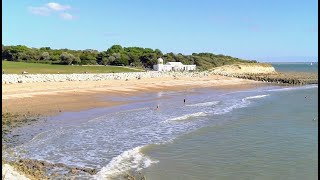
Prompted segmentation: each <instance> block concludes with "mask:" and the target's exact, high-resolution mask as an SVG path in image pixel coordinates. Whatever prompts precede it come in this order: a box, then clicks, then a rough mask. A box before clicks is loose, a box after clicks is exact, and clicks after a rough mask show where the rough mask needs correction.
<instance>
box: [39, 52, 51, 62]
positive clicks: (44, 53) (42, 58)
mask: <svg viewBox="0 0 320 180" xmlns="http://www.w3.org/2000/svg"><path fill="white" fill-rule="evenodd" d="M49 59H50V55H49V53H48V52H43V53H42V54H41V55H40V60H44V61H47V60H49Z"/></svg>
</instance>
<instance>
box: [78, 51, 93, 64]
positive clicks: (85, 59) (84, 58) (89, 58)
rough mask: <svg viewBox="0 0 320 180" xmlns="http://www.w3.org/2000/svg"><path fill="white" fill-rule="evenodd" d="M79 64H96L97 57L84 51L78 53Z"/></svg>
mask: <svg viewBox="0 0 320 180" xmlns="http://www.w3.org/2000/svg"><path fill="white" fill-rule="evenodd" d="M80 60H81V64H96V63H97V58H96V56H95V54H93V53H91V52H88V51H85V52H82V54H81V55H80Z"/></svg>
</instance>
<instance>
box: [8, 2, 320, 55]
mask: <svg viewBox="0 0 320 180" xmlns="http://www.w3.org/2000/svg"><path fill="white" fill-rule="evenodd" d="M2 3H3V4H2V5H3V6H2V16H3V17H2V38H3V39H2V44H4V45H18V44H22V45H27V46H31V47H36V48H39V47H45V46H50V47H51V48H69V49H97V50H99V51H102V50H107V49H108V48H109V47H110V46H112V45H114V44H120V45H122V46H125V47H128V46H139V47H149V48H153V49H155V48H158V49H160V50H161V51H162V52H164V53H166V52H174V53H183V54H191V53H193V52H195V53H198V52H211V53H215V54H225V55H231V56H235V57H239V58H245V59H256V60H258V61H315V60H316V61H317V60H318V2H317V0H306V1H302V0H281V1H278V0H268V1H264V0H223V1H222V0H219V1H218V0H90V1H87V0H53V1H45V0H15V1H12V0H4V1H2Z"/></svg>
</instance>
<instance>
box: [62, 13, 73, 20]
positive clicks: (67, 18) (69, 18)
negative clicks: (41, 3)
mask: <svg viewBox="0 0 320 180" xmlns="http://www.w3.org/2000/svg"><path fill="white" fill-rule="evenodd" d="M60 17H61V18H62V19H65V20H72V19H74V16H72V15H71V14H69V13H60Z"/></svg>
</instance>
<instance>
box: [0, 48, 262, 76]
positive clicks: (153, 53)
mask: <svg viewBox="0 0 320 180" xmlns="http://www.w3.org/2000/svg"><path fill="white" fill-rule="evenodd" d="M159 57H162V58H163V59H164V63H166V62H182V63H183V64H195V65H197V66H198V69H200V70H206V69H210V68H213V67H217V66H222V65H227V64H233V63H236V62H247V63H256V62H257V61H255V60H244V59H239V58H235V57H231V56H226V55H222V54H218V55H216V54H213V53H193V54H192V55H183V54H181V53H178V54H174V53H172V52H171V53H166V54H163V53H162V52H161V51H160V50H159V49H151V48H142V47H122V46H121V45H113V46H111V47H110V48H109V49H108V50H106V51H100V52H99V51H97V50H93V49H86V50H70V49H51V48H50V47H42V48H29V47H27V46H24V45H17V46H4V45H2V60H3V61H17V62H32V63H47V64H63V65H71V64H75V65H96V64H100V65H116V66H121V65H122V66H129V65H130V66H135V67H142V68H152V66H153V65H154V64H156V62H157V59H158V58H159Z"/></svg>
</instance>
